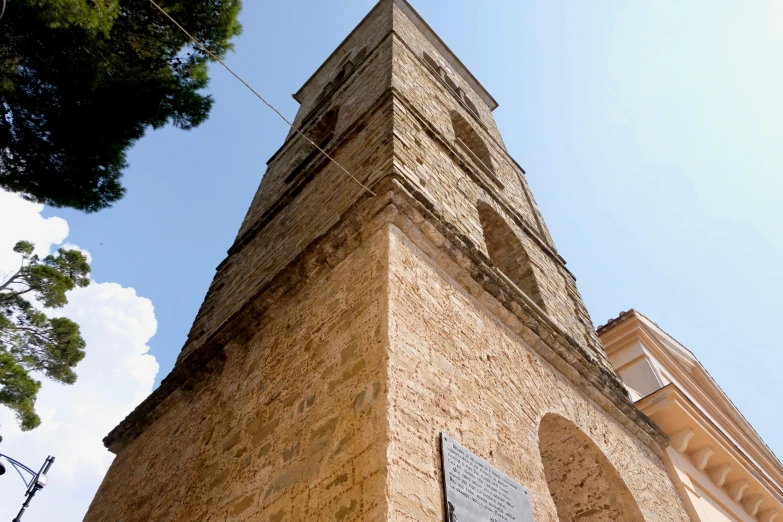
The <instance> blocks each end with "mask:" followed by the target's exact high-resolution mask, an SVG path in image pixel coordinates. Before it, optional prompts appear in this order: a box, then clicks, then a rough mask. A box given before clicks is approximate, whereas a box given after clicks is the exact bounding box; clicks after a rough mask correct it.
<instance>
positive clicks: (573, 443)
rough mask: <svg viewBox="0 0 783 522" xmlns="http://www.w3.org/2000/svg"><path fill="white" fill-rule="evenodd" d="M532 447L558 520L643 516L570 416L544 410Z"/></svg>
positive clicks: (618, 521)
mask: <svg viewBox="0 0 783 522" xmlns="http://www.w3.org/2000/svg"><path fill="white" fill-rule="evenodd" d="M538 448H539V451H540V452H541V460H542V462H543V464H544V474H545V475H546V481H547V485H548V486H549V493H550V494H551V495H552V500H554V502H555V507H556V508H557V516H558V518H559V519H560V521H561V522H576V521H578V522H610V521H611V522H644V517H642V513H641V511H640V510H639V506H638V505H637V504H636V501H635V500H634V498H633V496H632V495H631V492H630V491H629V490H628V487H627V486H626V485H625V483H624V482H623V480H622V479H621V478H620V475H619V474H618V473H617V470H615V469H614V466H612V464H611V463H610V462H609V460H608V459H607V458H606V457H605V456H604V454H603V453H601V450H600V449H598V446H596V445H595V443H594V442H593V441H592V440H590V438H589V437H588V436H587V435H585V433H584V432H582V430H580V429H579V428H577V427H576V426H575V425H574V424H573V423H572V422H570V421H568V420H567V419H565V418H563V417H561V416H560V415H555V414H552V413H549V414H547V415H545V416H544V418H543V419H541V424H540V425H539V427H538Z"/></svg>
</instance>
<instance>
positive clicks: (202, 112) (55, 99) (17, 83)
mask: <svg viewBox="0 0 783 522" xmlns="http://www.w3.org/2000/svg"><path fill="white" fill-rule="evenodd" d="M161 5H162V7H163V8H164V9H166V10H167V11H168V12H169V13H170V14H171V15H172V16H173V17H174V18H175V19H177V20H178V21H179V22H180V23H181V24H182V25H183V26H184V27H185V28H186V29H188V31H189V32H191V34H193V35H194V36H195V37H196V38H198V39H199V40H200V41H202V42H203V43H204V44H205V45H206V46H207V47H208V48H209V49H210V50H212V51H213V52H215V53H216V54H217V55H219V56H224V55H225V53H226V52H227V51H228V50H229V49H230V48H231V44H230V40H231V38H233V37H234V36H236V35H237V34H239V31H240V26H239V23H238V21H237V16H238V14H239V9H240V6H241V0H161ZM210 60H211V58H210V57H209V56H207V55H206V53H204V52H203V51H200V50H198V49H194V48H193V47H192V46H191V43H190V41H189V40H188V38H187V36H185V35H184V34H183V33H182V32H181V31H179V30H178V29H177V28H176V27H174V26H173V25H172V24H171V22H170V21H168V20H167V19H165V18H164V17H163V15H162V14H161V13H160V12H159V11H157V10H156V9H155V7H154V6H153V5H152V4H151V3H150V2H149V0H12V1H9V2H8V4H7V8H6V13H5V16H4V17H3V18H2V19H1V20H0V187H3V188H5V189H7V190H11V191H14V192H18V193H21V194H23V195H24V196H25V197H27V198H28V199H30V200H33V201H37V202H40V203H46V204H48V205H52V206H56V207H64V206H67V207H73V208H76V209H79V210H83V211H86V212H94V211H97V210H100V209H102V208H106V207H108V206H111V204H112V203H114V202H115V201H117V200H118V199H120V198H121V197H122V196H123V194H124V191H125V189H124V188H123V186H122V184H121V182H120V178H121V176H122V171H123V169H124V168H125V167H126V166H127V162H126V151H127V150H128V149H129V148H130V146H131V145H132V144H133V143H134V142H135V141H136V140H138V139H139V138H140V137H141V136H142V135H143V134H144V132H145V130H146V129H147V128H148V127H150V126H151V127H153V128H158V127H161V126H163V125H165V124H167V123H173V124H174V125H175V126H177V127H179V128H182V129H190V128H192V127H195V126H197V125H199V124H200V123H202V122H203V121H204V120H205V119H206V118H207V116H208V114H209V110H210V108H211V106H212V99H211V97H210V96H207V95H204V94H203V93H202V92H201V90H202V89H203V88H204V87H206V85H207V82H208V77H207V65H208V62H209V61H210Z"/></svg>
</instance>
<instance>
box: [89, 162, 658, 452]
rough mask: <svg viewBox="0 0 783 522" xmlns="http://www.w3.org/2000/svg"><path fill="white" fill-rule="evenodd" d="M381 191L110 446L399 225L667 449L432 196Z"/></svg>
mask: <svg viewBox="0 0 783 522" xmlns="http://www.w3.org/2000/svg"><path fill="white" fill-rule="evenodd" d="M373 188H374V189H375V191H376V193H377V194H378V196H376V197H373V198H370V197H369V196H367V195H364V196H361V197H360V198H359V200H358V201H357V202H356V203H355V204H354V205H353V206H352V207H351V208H350V209H349V210H348V211H346V212H345V213H344V214H343V215H342V216H341V218H340V220H339V221H338V222H337V223H336V224H335V225H334V226H333V227H332V228H331V229H330V230H329V231H328V232H326V233H325V234H324V235H322V236H321V237H320V238H319V239H317V240H316V241H313V242H312V243H311V244H310V245H309V246H308V247H307V248H306V249H305V250H304V251H302V252H301V253H300V254H299V255H298V256H297V257H296V259H294V260H293V261H292V262H291V263H290V264H289V265H287V266H286V268H285V269H283V270H281V271H280V272H279V274H278V275H277V276H276V277H275V278H274V279H273V280H272V281H271V282H270V283H269V284H267V285H266V286H265V287H263V288H262V289H260V291H259V292H258V293H257V294H256V295H255V297H254V298H252V299H250V300H248V302H247V303H246V304H245V305H244V306H243V307H242V309H241V310H240V311H239V312H237V313H236V314H234V315H233V316H232V317H230V318H229V319H228V320H227V321H226V322H225V323H223V325H221V326H220V327H219V328H218V329H217V331H215V332H214V333H213V334H212V335H211V336H210V337H209V338H208V339H207V341H206V342H205V343H203V344H202V345H200V346H199V347H198V348H197V349H195V350H194V351H193V352H192V353H191V354H190V355H189V356H188V357H186V358H184V359H183V360H182V361H180V362H179V363H178V364H177V366H175V368H174V369H173V370H172V372H171V373H170V374H169V375H168V376H167V377H166V378H165V379H163V382H162V383H161V385H160V387H159V388H158V389H157V390H155V391H154V392H153V393H152V394H151V395H150V396H149V397H148V398H147V399H146V400H144V401H143V402H142V403H141V404H140V405H139V406H138V407H137V408H136V409H135V410H134V411H133V412H132V413H131V414H130V415H129V416H128V417H127V418H126V419H125V420H123V421H122V422H121V423H120V425H118V426H117V427H116V428H115V429H114V430H112V432H111V433H109V435H107V437H106V438H105V439H104V444H105V445H106V446H107V447H108V448H109V449H110V450H112V451H114V452H117V451H118V450H119V449H120V448H121V447H122V445H123V444H125V443H126V442H127V441H129V440H132V439H133V438H135V437H137V436H138V435H139V434H140V433H141V432H142V431H143V430H144V429H145V428H146V427H147V426H148V425H149V424H150V423H151V422H153V421H154V419H156V418H158V417H159V416H160V415H162V414H163V413H164V412H165V411H166V409H167V407H168V405H170V404H173V403H174V402H175V401H176V400H177V398H178V397H179V396H180V395H181V394H182V393H187V392H188V390H192V389H194V388H195V387H197V386H199V383H200V382H201V381H202V380H203V379H204V378H206V376H208V375H209V374H211V373H212V372H214V371H215V370H216V369H218V368H219V367H220V365H221V364H222V360H224V359H225V352H224V350H223V349H224V347H225V346H227V345H228V344H229V343H244V342H247V341H248V340H249V339H250V338H251V337H252V335H253V333H254V332H256V331H257V329H258V325H259V324H263V323H264V317H265V314H266V311H267V310H268V309H269V307H270V306H272V305H274V303H276V302H277V301H278V300H279V299H281V298H282V297H283V296H285V295H288V294H290V293H293V292H296V290H297V288H299V287H300V286H301V285H303V284H304V283H305V282H306V281H307V280H308V279H310V278H312V277H314V276H316V275H318V274H320V273H322V272H323V271H325V270H328V269H329V268H330V267H333V266H335V265H336V264H337V263H339V262H340V261H342V260H343V259H344V258H345V257H346V256H348V254H350V253H351V252H352V251H354V250H355V249H356V248H357V247H358V246H359V245H360V244H361V243H362V241H364V240H365V239H366V238H368V237H370V236H371V235H372V234H373V233H374V232H376V231H377V230H379V229H380V228H381V227H384V226H388V225H390V224H393V225H395V226H397V227H398V228H400V229H401V230H402V231H403V232H405V233H406V235H408V237H410V238H411V239H412V240H413V241H414V242H415V243H417V245H418V246H420V248H424V249H425V252H426V253H428V254H429V255H430V256H434V257H433V259H434V260H435V261H436V262H439V263H442V262H447V263H451V264H452V265H453V266H459V267H462V270H463V271H462V272H461V273H462V276H459V274H458V279H457V280H458V281H459V282H460V284H462V285H463V286H465V288H466V289H467V290H468V291H469V292H471V294H472V295H474V296H476V298H477V299H478V300H479V301H480V302H482V303H483V304H485V306H487V307H488V308H489V309H490V311H491V312H492V313H494V314H495V315H496V317H498V319H500V320H501V321H503V322H504V323H505V324H506V325H507V326H508V327H509V328H510V329H511V330H513V331H514V332H515V333H517V335H519V336H520V337H521V338H522V339H523V340H524V341H525V343H526V344H528V345H529V346H530V347H531V349H533V350H534V351H535V352H536V353H538V354H539V355H540V356H541V357H542V358H543V359H544V360H546V361H548V362H549V363H550V364H551V365H552V366H554V367H555V368H556V369H557V370H558V371H559V372H560V373H561V374H562V375H564V376H565V377H566V378H567V379H568V380H569V381H570V382H571V383H573V384H574V385H575V386H577V387H578V388H579V389H581V390H582V391H583V392H584V393H585V394H586V395H587V396H588V397H590V398H591V399H592V400H593V401H594V402H595V403H596V404H598V405H599V406H600V407H601V408H602V409H604V410H605V411H607V412H608V413H609V414H610V415H611V416H612V417H614V418H615V419H616V420H617V421H618V422H619V423H620V424H621V425H623V426H624V427H625V428H626V429H628V430H629V431H630V432H632V433H634V434H635V435H636V436H637V437H638V438H639V439H640V440H641V441H642V442H643V443H644V444H645V445H647V446H648V447H649V448H650V449H651V450H652V451H653V452H655V453H656V454H658V455H660V454H661V448H662V447H665V446H666V444H667V443H668V442H667V437H666V435H665V434H664V433H663V432H662V431H661V430H660V429H659V428H658V427H657V426H656V425H655V424H654V423H653V422H652V421H650V420H649V419H648V418H647V417H646V416H645V415H643V414H642V413H641V412H640V411H639V410H638V409H637V408H636V407H634V406H633V404H632V403H631V401H630V399H629V398H628V396H627V395H626V393H625V388H624V387H623V385H622V384H621V383H620V382H619V380H618V379H617V377H616V376H615V375H614V374H612V373H611V372H609V371H607V370H605V369H603V368H602V367H601V366H600V365H599V364H597V363H596V362H594V361H593V360H592V358H591V356H590V355H589V353H588V352H587V351H586V350H585V348H583V347H581V346H580V345H579V344H578V343H577V342H576V341H575V340H574V339H572V338H570V337H569V336H567V335H565V334H564V333H563V332H562V331H561V330H560V329H559V328H558V327H557V326H556V325H554V324H552V323H551V322H550V321H549V320H548V318H547V317H545V316H542V315H541V314H540V311H538V310H537V309H536V307H533V306H531V303H530V300H529V298H527V296H525V295H524V294H523V293H522V292H520V291H519V290H518V289H517V288H516V287H514V286H513V285H510V284H508V282H507V281H506V280H505V279H504V278H502V277H500V276H499V275H498V274H497V272H496V271H495V270H494V269H493V268H492V266H491V262H490V261H489V259H487V258H486V256H485V255H484V254H483V253H482V252H481V251H480V250H478V249H477V248H476V247H475V246H474V245H472V243H471V242H470V240H469V239H468V238H466V237H464V236H463V235H461V234H460V233H459V232H458V231H457V229H456V227H454V226H453V225H450V224H449V223H447V222H445V220H443V218H442V216H440V215H438V214H437V210H436V209H434V208H433V207H432V205H431V204H430V203H429V201H428V200H427V198H426V197H425V196H423V195H422V194H420V193H418V192H417V191H416V189H415V187H413V186H412V185H411V184H410V183H409V182H408V181H407V180H405V179H404V178H402V177H400V176H398V175H394V174H392V175H389V176H387V177H386V178H384V179H383V180H381V181H379V183H378V184H377V185H376V186H375V187H373ZM422 238H426V241H424V240H423V239H422ZM425 243H426V244H425ZM438 260H440V261H438Z"/></svg>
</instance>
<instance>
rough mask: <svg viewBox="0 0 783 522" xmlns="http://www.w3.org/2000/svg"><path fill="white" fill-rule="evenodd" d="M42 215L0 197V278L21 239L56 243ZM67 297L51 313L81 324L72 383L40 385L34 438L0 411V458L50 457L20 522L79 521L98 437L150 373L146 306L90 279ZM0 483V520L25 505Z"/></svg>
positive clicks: (89, 493) (101, 452)
mask: <svg viewBox="0 0 783 522" xmlns="http://www.w3.org/2000/svg"><path fill="white" fill-rule="evenodd" d="M42 208H43V206H42V205H37V204H34V203H30V202H27V201H24V200H22V199H21V198H19V197H18V196H15V195H13V194H8V193H5V192H2V191H0V223H5V224H8V223H11V224H13V226H7V225H6V226H2V227H0V275H2V274H7V273H10V272H12V271H14V270H16V268H17V267H18V266H19V261H20V258H19V256H18V255H16V254H14V253H13V252H12V251H11V249H12V248H13V245H14V243H16V241H18V240H20V239H26V240H29V241H32V242H34V243H35V245H36V252H37V253H38V254H39V255H46V254H48V253H49V252H52V251H55V250H56V249H57V248H58V247H59V246H61V245H62V244H63V241H64V240H65V238H66V237H67V235H68V223H67V222H66V221H65V220H63V219H61V218H57V217H51V218H46V219H45V218H43V217H42V216H41V214H40V212H41V210H42ZM62 246H68V247H71V248H79V247H78V246H76V245H62ZM79 250H82V249H79ZM82 251H83V252H85V251H84V250H82ZM87 255H89V253H88V252H87ZM99 262H100V260H99ZM68 299H69V303H68V305H66V306H65V307H64V308H63V309H61V310H54V311H50V313H52V312H53V313H55V314H57V315H60V316H64V317H68V318H70V319H73V320H74V321H76V322H77V323H78V324H79V325H80V326H81V329H82V335H83V336H84V338H85V340H86V341H87V356H86V357H85V359H84V360H83V361H82V362H81V363H80V364H79V365H78V366H77V367H76V373H77V374H78V375H79V379H78V381H77V382H76V384H74V385H72V386H64V385H61V384H57V383H53V382H49V381H46V380H45V379H44V380H43V385H42V387H41V391H40V392H39V395H38V401H37V403H36V410H37V412H38V414H39V415H40V417H41V419H42V423H41V426H40V427H38V428H37V429H35V430H33V431H30V432H26V433H23V432H21V431H20V430H19V429H18V427H17V426H16V421H15V419H14V416H13V414H12V413H11V412H10V411H9V410H8V409H7V408H3V407H0V433H2V435H3V439H4V440H3V442H2V444H0V452H2V453H6V454H9V455H11V456H12V457H14V458H16V459H17V460H20V461H21V462H24V463H25V464H26V465H28V466H30V467H31V468H34V469H36V470H37V469H38V468H39V467H40V465H41V464H42V463H43V461H44V459H45V458H46V456H47V455H48V454H52V455H54V456H55V457H56V461H55V463H54V466H53V467H52V471H51V472H50V474H49V475H50V480H49V485H48V486H47V487H46V489H44V491H42V492H41V493H40V494H39V495H37V496H36V498H35V499H34V501H33V503H32V504H31V507H30V510H29V511H28V512H27V513H25V516H24V520H25V521H26V522H37V521H41V522H43V521H51V520H81V519H82V517H83V516H84V514H85V512H86V510H87V507H88V505H89V503H90V501H91V500H92V497H93V495H94V494H95V491H96V490H97V488H98V486H99V485H100V482H101V480H102V479H103V476H104V474H105V472H106V470H107V469H108V467H109V464H110V463H111V460H112V455H111V454H110V453H109V452H108V451H107V450H106V449H105V448H104V447H103V444H102V442H101V439H102V438H103V437H104V436H105V435H106V434H107V433H108V432H109V431H110V430H111V429H112V428H113V427H114V426H115V425H116V424H117V423H118V422H119V421H121V420H122V419H123V417H124V416H125V415H127V414H128V413H130V411H131V410H132V409H133V408H134V407H135V406H136V405H137V404H138V403H139V402H141V401H142V400H143V399H144V398H145V397H146V396H147V395H149V393H150V392H151V391H152V387H153V383H154V380H155V375H156V374H157V372H158V363H157V361H156V360H155V358H154V357H153V356H151V355H149V354H148V353H147V352H148V350H149V347H148V346H147V342H148V341H149V339H150V338H151V337H152V336H153V335H154V334H155V330H156V329H157V322H156V320H155V312H154V308H153V306H152V302H151V301H150V300H149V299H146V298H143V297H140V296H138V295H136V291H135V290H134V289H132V288H123V287H122V286H121V285H119V284H117V283H97V282H94V281H93V282H92V284H90V286H88V287H87V288H79V289H76V290H74V291H72V292H70V293H69V294H68ZM6 464H7V463H6ZM0 480H2V485H1V486H0V490H2V491H3V502H0V520H11V519H12V518H13V517H14V516H15V515H16V513H17V511H18V509H19V507H20V506H21V504H22V502H23V500H24V486H23V484H22V481H21V480H19V477H18V476H17V475H16V474H15V473H14V472H13V470H12V469H9V470H8V472H7V473H6V474H5V475H4V476H3V477H0Z"/></svg>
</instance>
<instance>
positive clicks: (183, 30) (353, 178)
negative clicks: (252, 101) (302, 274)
mask: <svg viewBox="0 0 783 522" xmlns="http://www.w3.org/2000/svg"><path fill="white" fill-rule="evenodd" d="M2 1H3V4H5V1H6V0H2ZM150 3H151V4H152V5H154V6H155V7H156V8H157V9H158V11H160V12H161V13H163V15H164V16H165V17H166V18H168V19H169V20H171V23H173V24H174V25H176V26H177V27H178V28H179V30H180V31H182V32H183V33H185V34H186V35H187V36H188V38H190V39H191V40H192V41H193V43H195V44H196V45H198V46H199V47H200V48H201V49H203V50H204V52H205V53H207V54H208V55H210V56H211V57H212V58H214V59H215V60H216V61H217V62H219V63H220V65H222V66H223V67H225V68H226V70H227V71H228V72H230V73H231V75H232V76H234V78H236V79H237V80H239V81H240V82H242V84H243V85H244V86H245V87H247V88H248V89H250V92H252V93H253V94H255V95H256V97H257V98H258V99H259V100H261V101H262V102H264V105H266V106H267V107H269V108H270V109H272V110H273V111H275V113H277V115H278V116H280V118H281V119H282V120H283V121H284V122H286V123H287V124H288V126H289V127H291V128H292V129H293V130H294V131H296V133H297V134H299V135H300V136H302V137H303V138H304V139H306V140H307V141H308V142H310V143H311V144H312V145H313V146H314V147H315V148H316V149H318V150H319V151H320V152H321V154H323V155H324V156H326V157H327V158H329V160H330V161H331V162H332V163H334V164H335V165H337V166H338V167H340V169H341V170H342V171H343V172H345V173H346V174H347V175H348V176H349V177H350V178H351V179H352V180H354V181H355V182H356V183H357V184H359V186H360V187H362V188H363V189H364V190H366V191H367V192H369V193H370V194H372V195H373V196H375V195H376V194H375V192H373V191H372V190H370V189H369V188H368V187H367V186H366V185H364V184H363V183H362V182H361V181H359V180H358V179H356V177H354V175H353V174H351V173H350V172H348V170H347V169H346V168H345V167H343V166H342V165H340V164H339V163H338V162H337V160H335V159H334V158H333V157H331V156H330V155H329V154H327V153H326V151H325V150H323V149H322V148H321V147H319V146H318V144H317V143H316V142H314V141H313V140H311V139H310V138H308V137H307V136H305V135H304V133H302V131H300V130H299V129H297V128H296V127H295V126H294V124H293V123H291V122H290V121H288V119H287V118H286V117H285V116H283V114H282V113H281V112H280V111H278V110H277V109H276V108H275V107H274V106H273V105H272V104H271V103H269V102H268V101H266V100H265V99H264V97H263V96H261V95H260V94H258V92H256V90H255V89H253V88H252V87H251V86H250V84H248V83H247V82H246V81H245V80H243V79H242V77H241V76H239V75H238V74H237V73H235V72H234V71H233V70H232V69H231V68H230V67H229V66H228V65H226V62H224V61H223V59H222V58H220V57H219V56H218V55H216V54H215V53H213V52H212V51H210V50H209V49H207V47H206V46H205V45H204V44H202V43H201V42H200V41H198V40H197V39H196V38H195V37H194V36H193V35H191V34H190V33H189V32H188V31H187V30H186V29H185V28H184V27H182V26H181V25H180V24H179V22H177V21H176V20H175V19H174V18H172V16H171V15H170V14H169V13H167V12H166V11H165V10H164V9H163V8H162V7H161V6H159V5H158V4H157V3H156V2H155V0H150Z"/></svg>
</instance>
